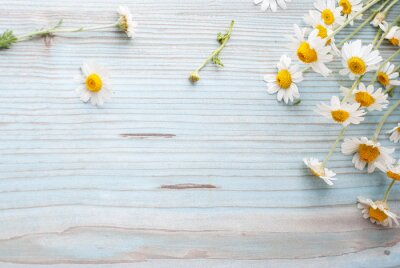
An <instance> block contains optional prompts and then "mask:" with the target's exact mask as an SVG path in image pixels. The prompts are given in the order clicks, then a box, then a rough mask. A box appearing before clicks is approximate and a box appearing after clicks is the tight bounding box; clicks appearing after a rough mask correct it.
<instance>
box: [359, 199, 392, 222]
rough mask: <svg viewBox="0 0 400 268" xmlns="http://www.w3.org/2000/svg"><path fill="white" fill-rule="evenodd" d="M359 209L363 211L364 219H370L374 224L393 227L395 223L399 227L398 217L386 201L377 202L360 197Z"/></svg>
mask: <svg viewBox="0 0 400 268" xmlns="http://www.w3.org/2000/svg"><path fill="white" fill-rule="evenodd" d="M357 207H358V208H359V209H361V210H362V211H361V212H362V214H363V217H364V219H370V221H371V222H372V223H375V224H377V225H382V226H385V227H387V226H389V227H392V225H393V221H394V222H395V223H396V225H399V222H398V221H397V218H398V216H397V215H396V214H394V213H393V212H391V211H390V209H389V206H388V204H387V203H386V202H384V201H380V200H378V201H375V202H373V201H372V200H371V199H367V198H364V197H358V204H357Z"/></svg>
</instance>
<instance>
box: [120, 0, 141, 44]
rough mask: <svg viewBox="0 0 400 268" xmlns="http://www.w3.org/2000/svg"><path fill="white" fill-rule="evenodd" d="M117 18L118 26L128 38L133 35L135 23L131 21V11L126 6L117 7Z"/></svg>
mask: <svg viewBox="0 0 400 268" xmlns="http://www.w3.org/2000/svg"><path fill="white" fill-rule="evenodd" d="M118 14H119V20H118V27H119V28H120V29H121V30H123V31H124V32H125V34H126V35H127V36H128V37H129V38H133V37H134V35H135V28H136V26H137V23H136V22H135V21H133V16H132V13H131V12H130V11H129V8H128V7H126V6H119V8H118Z"/></svg>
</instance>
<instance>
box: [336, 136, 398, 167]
mask: <svg viewBox="0 0 400 268" xmlns="http://www.w3.org/2000/svg"><path fill="white" fill-rule="evenodd" d="M393 152H394V148H392V149H388V148H385V147H383V146H381V144H380V143H378V142H374V141H372V140H368V139H367V138H366V137H361V139H358V138H347V139H345V140H344V142H343V143H342V153H343V154H345V155H351V154H354V156H353V160H352V162H353V164H354V166H355V167H356V168H357V169H359V170H363V169H364V168H365V166H366V165H367V164H368V173H372V172H374V171H375V167H376V165H375V164H377V163H379V165H391V164H393V163H394V161H395V160H394V159H393V157H392V156H391V154H392V153H393Z"/></svg>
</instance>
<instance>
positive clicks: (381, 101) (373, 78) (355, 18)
mask: <svg viewBox="0 0 400 268" xmlns="http://www.w3.org/2000/svg"><path fill="white" fill-rule="evenodd" d="M286 2H288V1H286ZM398 2H399V0H364V1H363V0H316V2H315V3H314V9H313V10H310V11H309V12H308V14H306V15H305V17H304V22H305V24H307V27H305V28H301V27H299V26H298V25H294V35H292V36H289V39H290V41H291V44H290V46H289V49H291V50H292V52H294V53H293V54H294V55H295V56H294V57H293V59H292V58H291V57H289V56H287V55H282V56H281V58H280V60H279V62H278V63H277V65H276V67H277V69H276V72H275V73H274V74H268V75H266V76H265V77H264V80H265V82H266V83H267V91H268V93H270V94H276V98H277V100H278V101H282V102H284V103H285V104H292V105H293V104H295V105H296V104H299V103H300V90H299V84H300V83H301V82H302V81H303V80H304V79H305V78H304V77H305V73H306V72H307V71H309V70H312V71H314V72H316V73H318V74H320V75H321V76H322V77H328V76H332V75H338V76H341V77H343V78H344V79H346V80H350V81H351V84H352V85H351V86H350V87H339V88H338V94H337V95H336V96H332V97H331V99H330V101H329V102H328V103H320V104H318V105H317V106H316V109H315V111H316V113H318V114H320V115H321V116H323V117H325V118H327V120H329V121H331V122H332V123H334V124H338V125H340V126H341V131H340V133H339V135H338V137H337V139H336V141H334V143H333V145H332V147H331V150H330V151H329V152H328V153H327V155H326V157H325V158H324V159H323V160H322V161H321V160H319V159H317V158H313V157H311V158H305V159H304V160H303V161H304V164H305V165H306V167H307V169H308V170H309V171H310V173H311V174H312V175H313V176H315V177H316V178H319V179H321V180H323V181H324V182H326V183H327V184H328V185H333V181H335V180H336V173H335V172H334V171H332V170H330V169H329V168H328V161H329V159H330V157H331V156H332V154H333V153H334V151H335V149H336V148H337V147H338V146H339V145H340V143H341V141H342V138H343V136H344V135H345V132H346V129H347V128H349V127H351V125H353V124H354V125H356V124H361V123H362V122H363V121H364V119H365V117H366V116H368V115H369V114H370V113H374V112H379V111H384V110H385V112H384V115H383V116H382V119H381V120H380V122H378V123H377V126H376V131H375V133H374V135H373V136H372V137H371V138H368V137H347V138H345V139H344V141H343V142H342V143H341V151H342V153H343V154H345V155H352V156H353V158H352V162H353V164H354V166H355V168H356V169H359V170H364V169H366V171H367V172H368V173H372V172H375V171H376V170H380V171H382V172H384V173H385V174H386V177H387V178H388V179H390V180H391V183H390V184H389V186H388V188H387V190H386V191H385V193H384V195H383V199H382V200H377V201H372V200H371V199H366V198H363V197H359V198H358V207H359V208H360V209H362V213H363V216H364V218H369V219H370V220H371V222H373V223H376V224H380V225H383V226H392V224H393V223H395V224H396V225H398V224H399V223H398V221H397V218H398V216H397V215H396V214H394V213H393V212H391V211H390V209H389V206H388V203H387V200H388V196H389V193H390V190H391V188H392V186H393V185H394V184H395V182H396V181H400V162H398V163H397V164H395V159H394V158H393V156H392V154H393V152H394V150H395V149H394V148H386V147H384V146H382V145H381V143H379V141H378V138H379V135H380V132H381V130H382V127H383V125H384V124H385V122H386V120H387V118H388V117H389V115H390V114H391V113H393V111H395V110H396V109H397V108H398V106H399V105H400V101H396V100H392V101H391V97H392V95H393V92H394V90H395V88H396V87H397V86H399V85H400V81H399V66H398V65H397V66H396V65H395V64H394V63H392V61H393V60H394V59H395V58H396V57H397V56H398V55H399V54H400V49H399V40H400V28H399V27H398V26H397V24H398V21H399V19H400V16H398V17H397V18H395V19H394V20H392V21H387V20H386V18H387V16H388V14H389V12H390V10H391V9H392V8H393V6H395V5H396V4H398ZM255 3H256V4H259V3H261V5H262V8H263V9H267V8H268V7H271V9H272V10H274V9H276V5H275V4H276V3H278V4H279V6H280V7H282V8H285V7H286V4H285V1H275V0H264V1H258V0H256V1H255ZM274 3H275V4H274ZM346 27H353V28H354V30H353V32H352V33H351V34H349V35H348V36H347V37H345V38H344V39H343V40H341V41H340V42H338V40H336V37H337V34H338V33H339V32H341V31H342V30H343V29H344V28H346ZM364 27H375V28H376V36H375V38H374V40H373V41H372V42H371V43H369V42H366V41H365V40H362V39H354V38H353V37H354V36H356V35H357V34H358V33H359V32H360V31H361V30H362V29H363V28H364ZM384 42H385V43H386V44H388V45H390V46H391V51H392V52H391V53H392V54H391V56H389V57H388V58H383V57H382V55H381V53H380V51H379V49H380V47H381V45H382V44H383V43H384ZM295 59H296V60H297V62H299V63H300V64H301V65H303V67H300V66H299V65H298V64H293V61H294V60H295ZM334 60H340V61H341V63H342V66H343V68H342V69H341V70H340V71H339V72H338V73H337V74H335V73H334V72H333V71H332V70H331V69H330V68H329V63H330V62H332V61H334ZM390 140H391V141H393V142H398V141H399V140H400V123H399V124H398V125H397V126H396V127H394V128H393V129H392V130H391V131H390Z"/></svg>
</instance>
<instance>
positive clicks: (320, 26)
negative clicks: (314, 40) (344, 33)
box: [304, 11, 340, 56]
mask: <svg viewBox="0 0 400 268" xmlns="http://www.w3.org/2000/svg"><path fill="white" fill-rule="evenodd" d="M304 21H305V23H307V24H308V25H310V26H312V27H313V29H315V30H317V31H318V37H320V38H321V39H323V40H324V41H325V45H330V46H331V48H332V51H333V52H335V54H336V55H338V56H339V55H340V51H339V50H338V48H337V47H336V44H335V38H334V37H332V38H331V39H329V40H327V39H326V38H327V37H328V36H329V35H331V34H332V33H333V31H332V29H331V28H330V27H329V26H327V25H326V24H325V23H324V21H323V20H322V19H321V17H320V16H318V15H316V14H315V13H313V12H311V11H310V12H309V14H308V15H306V16H305V17H304Z"/></svg>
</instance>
